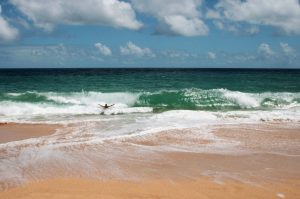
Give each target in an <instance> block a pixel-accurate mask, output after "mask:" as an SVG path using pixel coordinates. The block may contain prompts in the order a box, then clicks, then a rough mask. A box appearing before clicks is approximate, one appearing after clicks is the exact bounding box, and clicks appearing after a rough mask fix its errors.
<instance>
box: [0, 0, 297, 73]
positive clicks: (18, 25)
mask: <svg viewBox="0 0 300 199" xmlns="http://www.w3.org/2000/svg"><path fill="white" fill-rule="evenodd" d="M0 5H1V9H0V67H1V68H13V67H17V68H23V67H30V68H31V67H44V68H45V67H239V68H246V67H254V68H300V64H299V63H300V37H299V36H300V5H299V0H280V1H278V0H164V1H162V0H127V1H121V0H86V1H81V0H52V1H41V0H0Z"/></svg>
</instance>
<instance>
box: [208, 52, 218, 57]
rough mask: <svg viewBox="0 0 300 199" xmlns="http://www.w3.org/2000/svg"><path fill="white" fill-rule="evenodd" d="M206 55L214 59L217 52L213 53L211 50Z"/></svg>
mask: <svg viewBox="0 0 300 199" xmlns="http://www.w3.org/2000/svg"><path fill="white" fill-rule="evenodd" d="M207 56H208V58H209V59H216V58H217V54H216V53H213V52H208V53H207Z"/></svg>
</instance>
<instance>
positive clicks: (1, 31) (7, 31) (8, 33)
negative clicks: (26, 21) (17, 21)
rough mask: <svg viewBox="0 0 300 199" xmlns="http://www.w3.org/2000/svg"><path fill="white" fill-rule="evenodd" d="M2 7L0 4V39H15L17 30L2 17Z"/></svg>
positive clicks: (7, 40)
mask: <svg viewBox="0 0 300 199" xmlns="http://www.w3.org/2000/svg"><path fill="white" fill-rule="evenodd" d="M1 13H2V7H1V5H0V40H1V41H4V42H9V41H12V40H14V39H16V38H17V37H18V35H19V31H18V30H17V29H16V28H14V27H12V26H10V25H9V23H8V22H7V21H6V20H5V19H4V18H3V17H2V15H1Z"/></svg>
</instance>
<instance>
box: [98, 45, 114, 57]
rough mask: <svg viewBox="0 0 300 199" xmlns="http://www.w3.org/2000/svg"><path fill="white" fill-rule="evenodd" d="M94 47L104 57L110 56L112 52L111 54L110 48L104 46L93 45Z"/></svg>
mask: <svg viewBox="0 0 300 199" xmlns="http://www.w3.org/2000/svg"><path fill="white" fill-rule="evenodd" d="M95 47H96V48H97V49H98V51H99V52H100V53H101V54H102V55H104V56H110V55H112V52H111V50H110V48H109V47H107V46H105V45H104V44H101V43H95Z"/></svg>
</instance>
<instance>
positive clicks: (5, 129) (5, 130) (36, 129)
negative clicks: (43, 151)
mask: <svg viewBox="0 0 300 199" xmlns="http://www.w3.org/2000/svg"><path fill="white" fill-rule="evenodd" d="M59 127H60V126H59V125H50V124H18V123H0V144H1V143H6V142H11V141H18V140H24V139H29V138H34V137H41V136H46V135H51V134H53V133H54V132H55V130H56V129H57V128H59Z"/></svg>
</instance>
